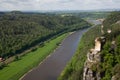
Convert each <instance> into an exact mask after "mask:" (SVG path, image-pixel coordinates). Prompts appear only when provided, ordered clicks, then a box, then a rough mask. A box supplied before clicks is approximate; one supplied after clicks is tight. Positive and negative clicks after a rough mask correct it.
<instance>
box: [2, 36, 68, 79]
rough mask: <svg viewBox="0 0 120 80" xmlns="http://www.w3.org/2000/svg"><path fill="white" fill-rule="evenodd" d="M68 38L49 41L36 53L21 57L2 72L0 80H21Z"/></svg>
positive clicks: (60, 37) (32, 52)
mask: <svg viewBox="0 0 120 80" xmlns="http://www.w3.org/2000/svg"><path fill="white" fill-rule="evenodd" d="M66 36H67V34H63V35H60V36H59V37H57V38H55V39H52V40H50V41H47V42H45V43H44V46H43V47H39V48H37V49H36V50H35V51H31V52H30V53H27V54H26V55H25V56H23V57H21V58H20V60H18V61H14V62H12V63H10V64H8V65H7V66H6V67H5V68H3V69H2V70H0V80H19V78H20V77H22V76H23V75H24V74H25V73H27V72H28V71H29V70H30V69H32V68H33V67H35V66H37V65H38V64H39V63H40V62H42V61H43V60H44V59H45V58H46V57H47V56H48V55H49V54H50V53H52V52H53V50H54V49H55V48H56V47H57V46H58V44H59V43H60V42H61V41H62V40H63V39H64V38H65V37H66Z"/></svg>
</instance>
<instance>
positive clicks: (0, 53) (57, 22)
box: [0, 11, 90, 58]
mask: <svg viewBox="0 0 120 80" xmlns="http://www.w3.org/2000/svg"><path fill="white" fill-rule="evenodd" d="M89 26H90V24H89V23H87V22H86V21H84V20H82V19H80V18H78V17H75V16H64V17H62V16H60V15H57V16H56V15H49V14H39V13H38V14H35V13H23V12H20V11H13V12H4V13H2V12H1V13H0V57H3V58H6V57H10V56H12V55H15V54H17V53H21V52H22V51H24V50H26V49H28V48H29V47H31V46H34V45H36V44H38V43H40V42H42V41H44V40H46V39H49V38H50V37H52V36H54V35H57V34H59V33H63V32H66V31H72V30H78V29H82V28H85V27H89Z"/></svg>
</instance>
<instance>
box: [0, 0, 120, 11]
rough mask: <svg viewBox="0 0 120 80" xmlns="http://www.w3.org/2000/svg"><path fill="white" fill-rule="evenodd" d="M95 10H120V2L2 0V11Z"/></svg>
mask: <svg viewBox="0 0 120 80" xmlns="http://www.w3.org/2000/svg"><path fill="white" fill-rule="evenodd" d="M94 9H120V0H0V11H6V10H10V11H11V10H24V11H26V10H27V11H32V10H94Z"/></svg>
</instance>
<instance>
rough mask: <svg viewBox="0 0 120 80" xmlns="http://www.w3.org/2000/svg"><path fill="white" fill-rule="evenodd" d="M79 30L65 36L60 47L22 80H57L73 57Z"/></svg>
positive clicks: (79, 34)
mask: <svg viewBox="0 0 120 80" xmlns="http://www.w3.org/2000/svg"><path fill="white" fill-rule="evenodd" d="M86 30H87V29H84V30H79V31H76V32H74V33H73V34H71V35H69V36H67V37H66V38H65V40H64V41H63V42H62V43H61V45H60V46H59V47H58V48H57V49H56V51H54V52H53V53H52V54H51V55H50V56H49V57H48V58H47V59H45V60H44V61H43V62H42V63H41V64H40V65H39V66H37V67H36V68H35V69H33V70H32V71H31V72H29V73H27V74H26V75H25V76H24V77H23V78H22V80H57V78H58V76H59V75H60V73H61V71H62V70H63V69H64V67H65V66H66V64H67V63H68V62H69V60H70V59H71V57H72V56H73V54H74V52H75V51H76V48H77V46H78V42H79V40H80V38H81V36H82V34H83V33H84V32H85V31H86Z"/></svg>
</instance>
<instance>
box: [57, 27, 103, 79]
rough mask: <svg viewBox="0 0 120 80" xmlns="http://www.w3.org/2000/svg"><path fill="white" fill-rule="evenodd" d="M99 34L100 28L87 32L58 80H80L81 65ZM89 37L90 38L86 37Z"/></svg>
mask: <svg viewBox="0 0 120 80" xmlns="http://www.w3.org/2000/svg"><path fill="white" fill-rule="evenodd" d="M100 34H101V32H100V26H97V27H93V28H91V29H90V30H88V31H87V32H86V33H85V34H84V35H83V36H82V38H81V40H80V43H79V47H78V49H77V51H76V53H75V55H74V56H73V58H72V60H71V61H70V62H69V64H68V65H67V66H66V68H65V69H64V71H63V72H62V74H61V76H60V77H59V78H58V80H82V76H83V65H84V62H85V60H86V54H87V52H88V50H89V49H90V48H91V47H93V46H94V45H93V43H94V39H95V37H98V36H99V35H100ZM88 35H90V36H88Z"/></svg>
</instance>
